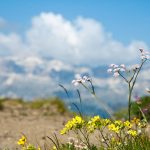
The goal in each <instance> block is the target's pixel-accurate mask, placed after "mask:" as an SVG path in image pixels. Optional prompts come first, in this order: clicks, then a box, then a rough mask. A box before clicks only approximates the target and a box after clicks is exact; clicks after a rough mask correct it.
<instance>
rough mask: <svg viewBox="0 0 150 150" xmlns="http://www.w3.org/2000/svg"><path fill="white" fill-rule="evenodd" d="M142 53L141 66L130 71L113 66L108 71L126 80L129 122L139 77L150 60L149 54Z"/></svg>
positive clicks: (122, 66)
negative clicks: (132, 100)
mask: <svg viewBox="0 0 150 150" xmlns="http://www.w3.org/2000/svg"><path fill="white" fill-rule="evenodd" d="M140 53H141V63H140V64H139V65H138V64H136V65H134V66H132V67H131V68H130V69H127V67H126V66H125V65H124V64H121V65H116V64H111V65H110V68H109V69H108V70H107V71H108V72H109V73H113V76H114V77H118V76H121V77H122V78H123V79H124V81H125V82H126V83H127V84H128V120H129V121H130V120H131V98H132V93H133V89H134V86H135V83H136V81H137V77H138V75H139V73H140V71H141V69H142V67H143V65H144V63H145V62H146V61H147V60H149V58H150V56H149V52H147V51H144V50H143V49H140ZM125 72H126V74H125ZM128 74H130V76H129V77H128V76H126V75H128Z"/></svg>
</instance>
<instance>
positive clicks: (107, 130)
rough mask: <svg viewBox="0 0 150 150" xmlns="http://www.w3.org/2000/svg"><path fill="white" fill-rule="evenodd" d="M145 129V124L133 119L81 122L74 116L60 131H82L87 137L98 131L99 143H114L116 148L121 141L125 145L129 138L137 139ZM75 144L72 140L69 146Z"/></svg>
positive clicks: (95, 119)
mask: <svg viewBox="0 0 150 150" xmlns="http://www.w3.org/2000/svg"><path fill="white" fill-rule="evenodd" d="M145 127H146V123H145V122H144V121H140V120H139V119H138V118H133V119H132V120H131V121H121V120H115V121H113V120H110V119H103V118H101V117H100V116H94V117H92V118H90V119H89V120H83V119H82V118H81V117H80V116H76V117H74V118H73V119H72V120H71V121H68V123H67V124H66V125H65V128H64V129H63V130H61V134H65V133H67V132H69V131H70V130H74V131H79V132H80V131H81V134H83V133H84V132H83V131H86V132H85V133H87V134H88V136H89V135H91V134H92V133H94V132H95V131H100V133H101V134H100V137H101V138H102V139H101V142H102V143H103V144H104V145H105V144H107V145H109V144H112V143H115V145H117V146H118V145H121V142H122V140H123V141H124V142H125V143H127V142H128V138H129V137H130V138H131V139H134V138H137V137H139V136H140V135H141V134H142V131H143V129H144V128H145ZM78 129H79V130H78ZM79 132H78V134H79ZM75 133H76V132H75ZM96 133H97V132H96ZM88 136H87V137H88ZM85 137H86V135H85ZM81 141H82V142H83V141H84V140H83V139H82V140H81ZM75 143H76V142H75V140H72V139H71V140H70V142H69V144H72V145H74V146H75V145H76V144H75ZM125 143H124V144H125ZM85 146H88V145H85ZM105 146H106V145H105Z"/></svg>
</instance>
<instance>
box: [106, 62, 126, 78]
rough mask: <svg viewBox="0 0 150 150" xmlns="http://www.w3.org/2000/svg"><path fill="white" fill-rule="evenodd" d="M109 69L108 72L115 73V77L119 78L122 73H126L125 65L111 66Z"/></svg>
mask: <svg viewBox="0 0 150 150" xmlns="http://www.w3.org/2000/svg"><path fill="white" fill-rule="evenodd" d="M109 67H110V68H109V69H108V70H107V72H108V73H113V76H114V77H118V76H119V75H120V72H125V71H126V66H125V65H124V64H121V65H116V64H111V65H110V66H109Z"/></svg>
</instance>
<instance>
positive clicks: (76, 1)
mask: <svg viewBox="0 0 150 150" xmlns="http://www.w3.org/2000/svg"><path fill="white" fill-rule="evenodd" d="M149 8H150V1H148V0H146V1H141V0H133V1H129V0H126V1H115V0H109V1H105V0H93V1H91V0H82V1H81V0H72V1H70V0H63V1H61V0H55V1H50V0H44V1H41V0H36V1H34V0H30V1H27V0H13V1H10V0H5V1H1V2H0V97H1V98H4V97H9V98H22V99H25V100H27V101H28V100H33V99H36V98H48V97H55V96H56V97H59V98H61V99H63V100H64V102H65V103H66V104H67V106H68V108H69V109H73V108H71V107H72V106H71V104H72V102H77V103H78V102H79V98H78V94H77V92H76V88H75V87H73V85H72V84H71V81H72V80H73V79H74V78H75V75H76V74H81V75H88V76H90V77H92V81H93V85H94V86H95V91H96V93H97V95H98V97H99V98H100V99H101V100H103V101H105V103H106V105H108V106H109V107H110V108H111V109H113V110H114V109H118V108H120V107H124V106H126V105H127V97H128V95H127V85H126V84H125V83H124V82H122V79H121V78H114V77H112V76H111V75H110V74H108V73H107V69H108V66H109V64H110V63H116V64H125V65H127V66H131V65H132V64H137V63H140V55H139V48H143V49H145V50H149V46H150V40H149V35H150V30H149V27H150V17H149V16H150V9H149ZM149 75H150V66H149V64H148V63H147V64H146V65H145V67H144V68H143V71H142V72H141V74H140V76H139V78H138V82H137V84H136V87H135V90H134V94H133V95H135V96H143V95H146V91H145V88H147V87H150V76H149ZM59 84H62V85H63V86H64V87H65V88H66V89H67V90H68V93H69V94H70V99H68V98H67V96H66V94H65V92H64V91H63V89H62V88H61V87H60V86H59ZM77 88H79V89H80V92H81V96H82V101H83V103H84V105H85V108H86V110H87V112H90V113H98V112H99V108H100V107H102V106H101V104H100V103H99V102H98V101H95V100H93V97H92V96H91V95H90V94H88V93H87V91H86V90H85V89H83V88H81V87H77ZM97 104H99V105H97ZM93 110H94V111H93Z"/></svg>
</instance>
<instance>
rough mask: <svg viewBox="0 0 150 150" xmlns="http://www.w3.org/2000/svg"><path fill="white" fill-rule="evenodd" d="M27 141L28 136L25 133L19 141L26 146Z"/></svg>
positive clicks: (19, 143)
mask: <svg viewBox="0 0 150 150" xmlns="http://www.w3.org/2000/svg"><path fill="white" fill-rule="evenodd" d="M26 142H27V139H26V137H25V136H24V135H23V136H22V137H21V138H20V139H19V140H18V142H17V144H18V145H21V146H24V145H25V143H26Z"/></svg>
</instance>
